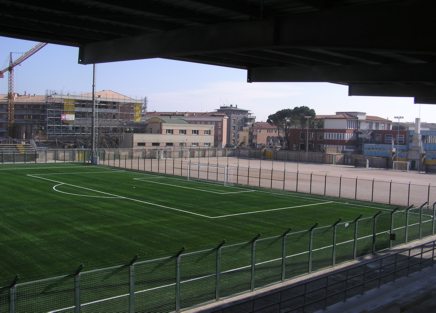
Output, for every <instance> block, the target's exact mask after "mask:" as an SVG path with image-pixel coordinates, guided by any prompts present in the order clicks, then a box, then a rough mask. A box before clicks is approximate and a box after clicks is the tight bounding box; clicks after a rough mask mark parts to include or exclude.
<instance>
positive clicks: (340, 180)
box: [339, 175, 342, 198]
mask: <svg viewBox="0 0 436 313" xmlns="http://www.w3.org/2000/svg"><path fill="white" fill-rule="evenodd" d="M341 191H342V175H341V176H339V198H340V197H341Z"/></svg>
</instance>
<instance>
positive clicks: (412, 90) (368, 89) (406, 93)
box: [348, 82, 436, 98]
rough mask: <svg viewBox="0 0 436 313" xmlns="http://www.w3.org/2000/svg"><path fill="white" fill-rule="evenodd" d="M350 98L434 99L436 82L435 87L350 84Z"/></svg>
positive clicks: (435, 96)
mask: <svg viewBox="0 0 436 313" xmlns="http://www.w3.org/2000/svg"><path fill="white" fill-rule="evenodd" d="M348 95H350V96H378V97H415V96H416V95H420V97H434V98H436V82H435V85H434V86H426V85H418V84H395V85H393V84H350V85H349V86H348Z"/></svg>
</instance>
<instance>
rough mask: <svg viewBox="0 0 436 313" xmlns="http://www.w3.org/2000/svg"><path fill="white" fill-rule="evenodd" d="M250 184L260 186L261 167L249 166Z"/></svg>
mask: <svg viewBox="0 0 436 313" xmlns="http://www.w3.org/2000/svg"><path fill="white" fill-rule="evenodd" d="M248 173H249V175H248V185H250V186H259V179H260V169H259V168H255V167H254V168H253V167H252V168H250V167H249V168H248Z"/></svg>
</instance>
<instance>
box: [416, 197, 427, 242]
mask: <svg viewBox="0 0 436 313" xmlns="http://www.w3.org/2000/svg"><path fill="white" fill-rule="evenodd" d="M427 203H428V202H425V203H423V204H422V205H421V206H420V207H419V226H418V227H419V239H422V209H423V207H424V205H426V204H427Z"/></svg>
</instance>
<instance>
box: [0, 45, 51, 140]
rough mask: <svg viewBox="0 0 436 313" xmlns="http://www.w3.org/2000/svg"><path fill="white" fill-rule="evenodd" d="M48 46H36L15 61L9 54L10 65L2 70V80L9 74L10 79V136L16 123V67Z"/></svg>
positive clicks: (0, 72)
mask: <svg viewBox="0 0 436 313" xmlns="http://www.w3.org/2000/svg"><path fill="white" fill-rule="evenodd" d="M46 45H47V43H44V42H40V43H38V44H36V45H35V46H34V47H33V48H32V49H30V50H29V51H27V52H25V53H23V54H22V55H21V56H20V57H19V58H17V59H16V60H15V61H14V60H13V59H12V52H11V53H10V54H9V65H8V66H7V67H6V68H4V69H2V70H0V78H3V77H4V73H6V72H9V77H8V130H9V135H10V136H12V132H13V126H14V121H15V105H14V67H15V66H17V65H20V64H21V63H23V61H25V60H27V59H28V58H30V57H31V56H32V55H34V54H35V53H36V52H38V51H39V50H41V49H42V48H44V47H45V46H46Z"/></svg>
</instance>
